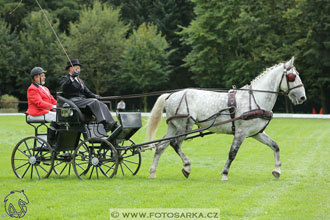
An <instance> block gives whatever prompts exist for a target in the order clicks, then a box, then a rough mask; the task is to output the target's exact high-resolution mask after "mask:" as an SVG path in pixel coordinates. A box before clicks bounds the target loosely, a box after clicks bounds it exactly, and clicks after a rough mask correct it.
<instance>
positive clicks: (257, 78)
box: [243, 63, 283, 87]
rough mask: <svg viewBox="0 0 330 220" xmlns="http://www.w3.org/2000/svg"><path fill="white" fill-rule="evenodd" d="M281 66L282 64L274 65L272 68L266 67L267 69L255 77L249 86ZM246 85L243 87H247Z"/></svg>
mask: <svg viewBox="0 0 330 220" xmlns="http://www.w3.org/2000/svg"><path fill="white" fill-rule="evenodd" d="M281 65H283V63H279V64H275V65H274V66H272V67H268V68H267V69H265V70H264V71H263V72H262V73H261V74H259V75H258V76H256V77H255V78H254V79H253V80H251V82H250V85H251V84H252V83H255V82H256V81H258V80H259V79H261V78H262V77H263V76H265V75H266V74H267V73H269V72H270V71H271V70H273V69H275V68H276V67H278V66H281ZM247 86H248V85H245V86H243V87H247Z"/></svg>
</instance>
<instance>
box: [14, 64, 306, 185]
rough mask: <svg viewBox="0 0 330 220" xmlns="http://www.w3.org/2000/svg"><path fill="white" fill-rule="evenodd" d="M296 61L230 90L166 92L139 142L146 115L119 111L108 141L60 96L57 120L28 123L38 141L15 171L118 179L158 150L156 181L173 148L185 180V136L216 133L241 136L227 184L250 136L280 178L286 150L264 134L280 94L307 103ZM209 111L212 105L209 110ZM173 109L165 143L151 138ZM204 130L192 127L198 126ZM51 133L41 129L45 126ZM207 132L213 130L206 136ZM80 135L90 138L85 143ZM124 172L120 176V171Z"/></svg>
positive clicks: (22, 152)
mask: <svg viewBox="0 0 330 220" xmlns="http://www.w3.org/2000/svg"><path fill="white" fill-rule="evenodd" d="M293 62H294V58H292V59H291V60H289V61H288V62H286V63H280V64H277V65H274V66H273V67H271V68H268V69H266V71H264V72H263V73H262V74H260V75H259V76H257V77H256V78H255V79H254V80H253V81H251V83H250V85H246V86H243V87H242V88H240V89H236V88H234V89H233V90H229V91H228V92H226V93H224V92H220V93H219V92H215V91H206V90H198V89H186V90H181V91H178V92H175V93H171V94H163V95H161V96H160V97H159V98H158V99H157V101H156V103H155V105H154V107H153V109H152V111H151V115H150V117H149V120H148V123H147V127H148V131H147V133H148V136H149V141H148V142H144V143H140V144H136V143H134V141H133V140H131V137H132V136H133V135H134V134H135V133H136V131H138V130H139V128H141V126H142V123H141V114H140V113H123V112H120V113H118V115H117V116H118V119H119V122H120V126H119V127H118V128H117V129H116V130H114V131H113V132H112V133H111V135H109V136H108V134H107V133H106V131H105V130H104V127H103V125H101V124H98V123H96V122H95V119H93V117H88V116H90V115H91V114H90V112H82V111H81V110H80V109H79V108H78V107H77V106H76V105H75V104H74V103H72V102H71V101H70V100H68V99H65V98H63V97H61V96H58V99H57V100H58V106H57V114H56V117H57V119H56V122H53V123H51V124H50V126H49V127H48V126H47V125H46V123H45V121H44V120H40V121H38V120H37V121H30V120H28V117H27V123H28V124H29V125H31V126H33V127H34V129H35V136H32V137H27V138H24V139H22V140H21V141H20V142H19V143H18V144H17V145H16V147H15V148H14V151H13V153H12V158H11V159H12V160H11V161H12V168H13V171H14V173H15V174H16V176H17V177H19V178H24V177H25V176H28V175H30V178H33V176H35V177H38V178H39V179H41V178H47V177H48V176H49V175H50V174H51V172H52V171H54V172H55V173H56V174H58V175H62V174H63V173H66V172H67V173H68V174H70V172H71V167H72V169H73V170H74V172H75V174H76V175H77V176H78V177H79V178H80V179H84V178H89V179H92V178H97V179H98V178H99V176H100V175H104V176H106V177H107V178H112V177H113V176H115V175H116V174H117V173H121V174H122V175H125V173H130V174H132V175H135V174H136V173H137V172H138V171H139V168H140V166H141V152H143V151H145V150H148V149H152V148H156V151H155V154H154V159H153V162H152V165H151V167H150V169H149V172H150V178H155V177H156V169H157V165H158V161H159V159H160V156H161V155H162V153H163V152H164V150H165V149H166V148H167V146H169V145H171V146H172V147H173V148H174V150H175V151H176V153H177V154H178V155H179V156H180V158H181V159H182V162H183V165H184V167H183V168H182V173H183V175H184V176H185V177H186V178H188V177H189V174H190V171H191V167H190V161H189V159H188V157H187V156H186V155H185V154H184V152H183V151H182V149H181V144H182V142H183V141H184V140H186V139H192V138H195V137H203V136H205V135H208V134H213V133H225V134H232V135H234V139H233V142H232V146H231V148H230V151H229V155H228V160H227V162H226V164H225V167H224V169H223V171H222V180H228V172H229V168H230V165H231V163H232V162H233V160H234V159H235V156H236V154H237V152H238V150H239V148H240V145H241V144H242V143H243V141H244V139H245V138H248V137H252V138H254V139H256V140H257V141H259V142H261V143H263V144H265V145H267V146H269V147H270V148H271V149H272V150H273V151H274V159H275V169H274V170H273V171H272V174H273V175H274V176H275V177H276V178H279V177H280V174H281V161H280V154H279V146H278V144H277V143H276V142H275V141H273V140H272V139H271V138H270V137H269V136H268V135H267V134H266V133H265V132H264V130H265V128H266V127H267V125H268V124H269V121H270V120H271V119H272V108H273V107H274V105H275V102H276V99H277V96H278V95H279V94H284V95H287V96H288V97H289V99H290V100H291V102H292V103H293V104H301V103H303V102H304V101H306V94H305V88H304V86H303V83H302V81H301V79H300V77H299V73H298V71H297V70H296V68H295V67H294V65H293ZM205 106H207V108H205ZM164 108H165V109H166V114H167V120H166V122H167V124H168V129H167V133H166V134H165V136H164V137H163V138H161V139H157V140H152V139H153V137H154V134H155V132H156V129H157V126H158V125H159V122H160V120H161V114H162V112H163V109H164ZM194 125H197V126H198V128H197V129H194V130H193V126H194ZM43 126H45V127H46V128H47V133H42V132H39V129H40V128H41V127H43ZM206 130H208V132H204V131H206ZM81 137H82V138H83V139H81ZM118 169H119V170H120V171H118Z"/></svg>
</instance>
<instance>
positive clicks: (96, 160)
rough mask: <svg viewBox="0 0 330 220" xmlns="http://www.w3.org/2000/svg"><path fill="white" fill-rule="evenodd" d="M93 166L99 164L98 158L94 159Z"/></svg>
mask: <svg viewBox="0 0 330 220" xmlns="http://www.w3.org/2000/svg"><path fill="white" fill-rule="evenodd" d="M92 164H93V165H94V166H97V165H98V164H99V159H98V158H97V157H94V158H93V159H92Z"/></svg>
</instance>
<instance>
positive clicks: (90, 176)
mask: <svg viewBox="0 0 330 220" xmlns="http://www.w3.org/2000/svg"><path fill="white" fill-rule="evenodd" d="M93 171H94V166H93V168H92V171H91V174H90V175H89V179H91V178H92V174H93Z"/></svg>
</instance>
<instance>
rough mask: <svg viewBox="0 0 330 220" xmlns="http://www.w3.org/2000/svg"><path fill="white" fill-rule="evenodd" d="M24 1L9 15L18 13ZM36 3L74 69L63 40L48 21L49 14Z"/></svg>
mask: <svg viewBox="0 0 330 220" xmlns="http://www.w3.org/2000/svg"><path fill="white" fill-rule="evenodd" d="M22 1H23V0H21V1H20V2H19V3H18V5H17V6H16V8H15V9H13V10H12V11H11V12H9V15H11V14H13V13H14V12H15V11H16V9H17V8H18V7H19V6H20V5H21V3H22ZM35 1H36V3H37V4H38V6H39V8H40V10H41V11H42V14H43V15H44V17H45V18H46V21H47V23H48V25H49V27H50V28H51V29H52V31H53V33H54V35H55V37H56V39H57V41H58V43H59V44H60V46H61V48H62V50H63V52H64V54H65V56H66V58H67V59H68V61H69V63H70V65H71V66H72V67H73V65H72V62H71V59H70V57H69V55H68V53H67V52H66V50H65V48H64V46H63V44H62V42H61V40H60V38H59V37H58V35H57V33H56V31H55V29H54V27H53V25H52V24H51V23H50V21H49V19H48V16H47V14H46V12H45V10H44V9H43V8H42V7H41V5H40V3H39V1H38V0H35Z"/></svg>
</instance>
